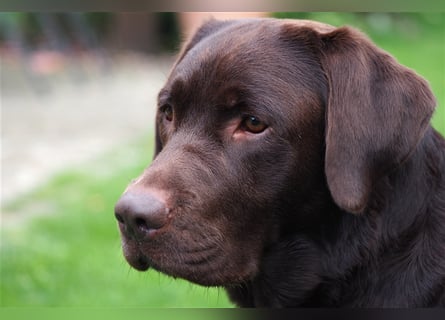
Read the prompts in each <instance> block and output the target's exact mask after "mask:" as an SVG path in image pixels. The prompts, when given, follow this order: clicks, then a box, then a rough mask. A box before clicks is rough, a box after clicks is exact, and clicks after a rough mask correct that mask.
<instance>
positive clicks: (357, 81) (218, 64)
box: [115, 18, 445, 308]
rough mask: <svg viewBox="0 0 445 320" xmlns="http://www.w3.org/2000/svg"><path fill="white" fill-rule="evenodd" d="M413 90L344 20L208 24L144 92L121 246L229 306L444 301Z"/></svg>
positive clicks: (437, 232) (435, 218)
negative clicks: (145, 139) (159, 82)
mask: <svg viewBox="0 0 445 320" xmlns="http://www.w3.org/2000/svg"><path fill="white" fill-rule="evenodd" d="M435 105H436V101H435V98H434V96H433V94H432V92H431V90H430V88H429V85H428V83H427V82H426V81H425V80H424V79H423V78H421V77H420V76H419V75H417V74H416V73H415V72H414V71H412V70H410V69H408V68H406V67H404V66H402V65H400V64H399V63H398V62H397V61H396V60H395V59H394V58H393V57H392V56H391V55H389V54H388V53H386V52H384V51H383V50H381V49H379V48H378V47H377V46H375V45H374V44H373V43H372V41H371V40H369V38H367V36H365V35H364V34H363V33H361V32H360V31H358V30H356V29H354V28H351V27H340V28H336V27H333V26H330V25H326V24H322V23H319V22H314V21H305V20H301V21H300V20H279V19H272V18H265V19H247V20H234V21H217V20H209V21H207V22H206V23H204V24H203V25H202V26H201V27H200V29H199V30H198V31H197V32H196V33H195V34H194V36H193V37H191V39H190V40H189V41H188V42H186V43H185V44H184V46H183V48H182V50H181V52H180V53H179V57H178V59H177V61H176V62H175V64H174V66H173V68H172V71H171V73H170V75H169V77H168V79H167V81H166V84H165V86H164V87H163V88H162V89H161V90H160V93H159V96H158V109H157V116H156V146H155V157H154V160H153V162H152V164H151V165H150V166H149V167H148V168H147V169H146V170H145V171H144V172H143V173H142V175H141V176H140V177H139V178H137V179H135V180H133V181H132V182H131V183H130V185H129V186H128V187H127V189H126V191H125V192H124V193H123V195H122V196H121V198H120V199H119V201H118V202H117V204H116V206H115V216H116V219H117V221H118V225H119V229H120V233H121V237H122V247H123V253H124V256H125V258H126V260H127V261H128V263H129V264H130V265H131V266H132V267H134V268H135V269H137V270H140V271H145V270H147V269H148V268H153V269H155V270H158V271H161V272H163V273H165V274H167V275H170V276H173V277H180V278H184V279H187V280H189V281H191V282H194V283H196V284H200V285H203V286H218V287H223V288H225V289H226V291H227V293H228V295H229V298H230V299H231V300H232V301H233V302H234V303H235V304H236V305H237V306H239V307H279V308H280V307H431V306H445V140H444V139H443V138H442V137H441V136H440V135H439V133H437V132H436V131H435V130H434V129H433V128H432V127H431V125H430V118H431V116H432V114H433V111H434V108H435Z"/></svg>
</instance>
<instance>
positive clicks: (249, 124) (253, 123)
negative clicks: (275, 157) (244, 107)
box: [243, 116, 267, 133]
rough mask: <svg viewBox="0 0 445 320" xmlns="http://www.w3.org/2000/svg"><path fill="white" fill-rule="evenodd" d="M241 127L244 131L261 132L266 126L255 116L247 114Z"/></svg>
mask: <svg viewBox="0 0 445 320" xmlns="http://www.w3.org/2000/svg"><path fill="white" fill-rule="evenodd" d="M243 127H244V129H245V130H246V131H249V132H252V133H261V132H263V131H264V130H265V129H266V128H267V125H266V124H265V123H264V122H262V121H261V120H259V119H258V118H257V117H255V116H247V117H246V118H245V119H244V121H243Z"/></svg>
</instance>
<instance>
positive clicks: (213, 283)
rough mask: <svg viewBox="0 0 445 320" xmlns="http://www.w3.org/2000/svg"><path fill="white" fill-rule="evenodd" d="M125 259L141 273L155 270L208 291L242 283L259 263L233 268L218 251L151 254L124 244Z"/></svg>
mask: <svg viewBox="0 0 445 320" xmlns="http://www.w3.org/2000/svg"><path fill="white" fill-rule="evenodd" d="M123 251H124V257H125V259H126V260H127V262H128V264H129V265H130V266H131V267H133V268H134V269H136V270H138V271H147V270H148V269H154V270H156V271H159V272H161V273H163V274H166V275H168V276H171V277H173V278H182V279H185V280H188V281H190V282H193V283H195V284H198V285H202V286H206V287H217V286H228V285H237V284H239V283H243V282H245V281H246V280H248V279H251V278H253V277H254V276H255V274H256V273H257V263H243V264H241V265H234V263H233V260H231V259H228V258H227V255H226V254H224V252H221V251H219V250H218V249H217V248H208V249H204V250H202V249H200V250H190V251H189V252H181V253H180V254H178V253H177V252H172V251H170V252H169V250H163V251H158V250H156V252H150V250H147V248H146V247H145V246H144V244H143V243H136V242H132V241H129V242H126V241H123Z"/></svg>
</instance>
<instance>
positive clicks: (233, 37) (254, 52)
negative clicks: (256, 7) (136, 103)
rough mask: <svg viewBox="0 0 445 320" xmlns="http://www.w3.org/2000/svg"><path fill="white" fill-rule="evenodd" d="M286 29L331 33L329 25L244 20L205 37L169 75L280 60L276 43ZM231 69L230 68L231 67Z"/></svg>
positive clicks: (225, 69) (307, 22)
mask: <svg viewBox="0 0 445 320" xmlns="http://www.w3.org/2000/svg"><path fill="white" fill-rule="evenodd" d="M285 26H292V27H294V28H311V29H313V30H315V31H316V32H318V33H320V34H323V33H328V32H331V31H332V30H334V29H335V28H334V27H333V26H331V25H327V24H324V23H320V22H316V21H310V20H291V19H282V20H276V19H267V18H266V19H245V20H239V21H236V22H235V23H231V24H229V25H228V26H227V27H224V28H222V29H221V30H217V31H216V32H214V33H211V34H210V35H208V36H206V37H204V38H203V39H202V40H200V41H199V42H198V43H196V44H195V45H194V46H192V48H190V49H189V50H188V51H187V52H186V53H185V54H184V55H183V56H181V57H180V58H179V60H178V62H177V64H176V65H175V67H174V68H173V69H172V73H171V75H172V76H173V78H174V76H175V75H179V76H180V77H183V78H186V79H187V78H190V76H191V75H192V74H194V73H196V72H198V73H200V72H202V71H216V70H218V71H230V72H231V73H232V75H233V72H234V70H233V69H238V70H239V71H240V72H239V73H241V71H242V70H243V69H245V68H247V67H249V66H250V67H255V66H257V65H259V64H261V60H262V58H263V59H264V58H267V59H269V60H270V61H273V60H274V59H273V58H279V56H278V53H277V52H276V50H275V45H274V44H275V43H276V42H277V40H278V39H279V37H280V32H282V30H283V29H284V28H283V27H285ZM231 66H233V68H231Z"/></svg>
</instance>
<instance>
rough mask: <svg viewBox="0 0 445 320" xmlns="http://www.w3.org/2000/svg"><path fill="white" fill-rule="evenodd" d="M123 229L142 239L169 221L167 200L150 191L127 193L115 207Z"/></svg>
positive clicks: (130, 234)
mask: <svg viewBox="0 0 445 320" xmlns="http://www.w3.org/2000/svg"><path fill="white" fill-rule="evenodd" d="M114 212H115V216H116V219H117V221H119V224H120V228H121V230H122V231H123V232H124V233H125V234H126V235H128V236H132V237H136V238H137V239H142V238H144V237H147V236H149V235H150V234H153V231H155V230H157V229H160V228H162V227H163V226H164V225H165V224H166V223H167V219H168V217H167V215H168V209H167V207H166V205H165V202H164V201H163V200H162V199H159V198H158V197H157V196H155V195H153V194H150V193H131V192H127V193H125V194H124V195H123V196H122V197H121V198H120V199H119V201H118V202H117V203H116V206H115V208H114Z"/></svg>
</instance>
